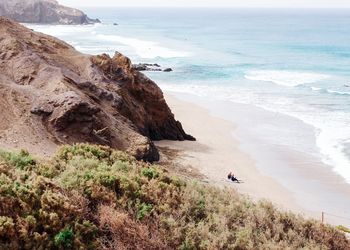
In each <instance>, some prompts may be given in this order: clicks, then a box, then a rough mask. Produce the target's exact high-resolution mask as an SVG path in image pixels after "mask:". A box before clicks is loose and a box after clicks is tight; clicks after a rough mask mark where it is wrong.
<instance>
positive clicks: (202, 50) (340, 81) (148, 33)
mask: <svg viewBox="0 0 350 250" xmlns="http://www.w3.org/2000/svg"><path fill="white" fill-rule="evenodd" d="M86 11H87V13H88V14H89V15H90V16H92V17H98V18H100V19H101V20H102V22H103V23H102V24H97V25H93V26H69V27H67V26H41V25H31V27H32V28H34V29H35V30H38V31H41V32H44V33H48V34H51V35H54V36H57V37H59V38H61V39H63V40H65V41H67V42H69V43H71V44H72V45H74V46H75V47H76V48H77V49H78V50H80V51H82V52H84V53H89V54H100V53H109V54H111V55H113V54H114V51H116V50H117V51H120V52H122V53H124V54H126V55H128V56H129V57H130V58H131V59H132V60H133V61H134V62H150V63H159V64H161V65H162V66H164V67H172V68H173V69H174V72H171V73H159V72H157V73H153V72H152V73H147V74H148V75H149V76H150V77H151V78H152V79H154V80H155V81H156V82H158V83H159V84H160V85H161V87H162V88H163V89H164V90H169V91H176V92H181V93H188V94H195V95H198V96H202V97H205V98H208V99H212V100H225V101H231V102H236V103H244V104H251V105H254V106H258V107H262V108H264V109H266V110H269V111H272V112H279V113H282V114H286V115H289V116H292V117H295V118H297V119H300V120H302V121H303V122H305V123H307V124H309V125H311V126H313V127H314V133H315V137H316V145H317V150H318V153H319V156H320V157H321V159H322V160H323V161H324V162H325V163H327V164H328V165H330V166H332V168H333V169H334V170H335V171H336V172H337V173H339V174H341V175H342V176H343V177H344V178H345V179H346V180H347V181H348V182H350V28H349V24H350V10H288V11H287V10H278V9H275V10H268V9H265V10H252V9H250V10H248V9H236V10H234V9H93V10H92V9H87V10H86ZM113 23H118V25H113ZM300 143H301V142H298V141H294V140H293V138H292V139H291V138H289V140H288V146H290V147H292V148H293V147H294V148H295V149H296V150H297V149H298V148H300V146H301V145H300Z"/></svg>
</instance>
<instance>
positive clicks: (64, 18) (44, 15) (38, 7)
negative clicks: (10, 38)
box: [0, 0, 100, 24]
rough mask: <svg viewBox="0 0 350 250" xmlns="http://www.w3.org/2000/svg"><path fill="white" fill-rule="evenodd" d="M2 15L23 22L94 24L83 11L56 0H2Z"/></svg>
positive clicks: (94, 20) (0, 7) (0, 9)
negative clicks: (63, 4)
mask: <svg viewBox="0 0 350 250" xmlns="http://www.w3.org/2000/svg"><path fill="white" fill-rule="evenodd" d="M0 16H3V17H8V18H11V19H13V20H15V21H17V22H21V23H42V24H92V23H99V22H100V21H99V20H98V19H90V18H89V17H88V16H87V15H86V14H84V13H83V12H82V11H80V10H77V9H73V8H69V7H65V6H62V5H59V4H58V2H57V1H56V0H25V1H23V0H0Z"/></svg>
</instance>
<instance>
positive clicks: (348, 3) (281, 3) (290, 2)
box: [58, 0, 350, 8]
mask: <svg viewBox="0 0 350 250" xmlns="http://www.w3.org/2000/svg"><path fill="white" fill-rule="evenodd" d="M58 1H59V2H60V3H61V4H64V5H67V6H71V7H90V6H94V7H96V6H99V7H110V6H114V7H144V6H147V7H248V8H260V7H265V8H350V0H171V1H169V0H58Z"/></svg>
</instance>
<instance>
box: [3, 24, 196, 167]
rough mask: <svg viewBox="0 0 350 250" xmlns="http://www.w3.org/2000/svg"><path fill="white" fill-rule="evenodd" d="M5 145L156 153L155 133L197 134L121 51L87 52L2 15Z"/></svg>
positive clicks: (42, 150) (46, 150)
mask: <svg viewBox="0 0 350 250" xmlns="http://www.w3.org/2000/svg"><path fill="white" fill-rule="evenodd" d="M0 98H1V99H0V114H1V120H0V147H5V148H27V149H29V150H30V151H32V152H34V153H38V154H50V153H52V152H53V151H54V150H55V149H56V147H57V145H60V144H72V143H76V142H89V143H95V144H102V145H108V146H111V147H113V148H117V149H122V150H125V151H127V152H129V153H131V154H133V155H134V156H136V157H137V158H138V159H144V160H148V161H154V160H158V158H159V155H158V151H157V149H156V147H155V146H154V144H153V143H152V140H162V139H170V140H193V139H194V138H193V137H191V136H189V135H187V134H186V133H185V132H184V130H183V129H182V126H181V124H180V122H178V121H176V120H175V119H174V115H173V114H172V113H171V110H170V109H169V107H168V106H167V104H166V102H165V100H164V97H163V94H162V91H161V90H160V88H159V87H158V86H157V85H156V84H155V83H154V82H153V81H151V80H150V79H148V78H147V77H146V76H145V75H143V74H142V73H140V72H138V71H136V70H134V69H133V68H132V64H131V62H130V60H129V59H128V58H127V57H125V56H123V55H122V54H120V53H117V52H116V54H115V56H114V57H113V58H111V57H110V56H108V55H105V54H103V55H99V56H90V55H85V54H81V53H79V52H77V51H76V50H75V49H74V48H73V47H71V46H70V45H68V44H67V43H65V42H63V41H60V40H58V39H56V38H54V37H50V36H47V35H44V34H41V33H36V32H33V31H32V30H30V29H28V28H26V27H24V26H22V25H20V24H17V23H15V22H13V21H11V20H9V19H6V18H3V17H0Z"/></svg>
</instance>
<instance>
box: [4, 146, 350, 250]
mask: <svg viewBox="0 0 350 250" xmlns="http://www.w3.org/2000/svg"><path fill="white" fill-rule="evenodd" d="M0 211H1V214H0V249H183V250H185V249H225V250H226V249H334V250H346V249H349V247H350V242H349V241H348V240H347V239H346V237H345V235H344V234H343V233H341V232H340V231H338V230H337V229H335V228H332V227H331V226H328V225H322V224H321V223H319V222H316V221H310V220H305V219H303V218H301V217H299V216H296V215H294V214H292V213H287V212H281V211H278V210H277V209H276V208H274V206H273V205H272V204H271V203H269V202H267V201H261V202H258V203H254V202H252V201H251V200H249V199H248V198H247V197H244V196H242V195H239V194H238V193H236V192H235V191H234V190H233V189H224V190H222V189H218V188H214V187H211V186H209V185H206V184H201V183H198V182H196V181H185V180H181V179H179V178H177V177H176V176H171V175H169V174H168V173H167V171H166V170H165V169H163V168H161V167H159V166H156V165H150V164H148V163H143V162H139V161H136V160H135V159H134V158H133V157H131V156H129V155H127V154H125V153H123V152H120V151H114V150H111V149H110V148H108V147H101V146H99V147H98V146H89V145H83V144H80V145H75V146H67V147H62V148H60V150H59V151H58V153H57V154H56V155H55V156H54V157H52V158H51V159H50V160H41V159H37V158H33V157H32V156H30V155H29V154H28V153H27V152H25V151H21V152H18V153H11V152H5V151H0Z"/></svg>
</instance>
